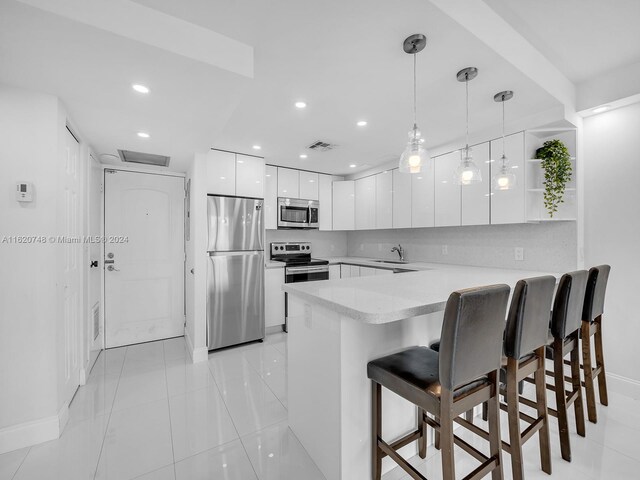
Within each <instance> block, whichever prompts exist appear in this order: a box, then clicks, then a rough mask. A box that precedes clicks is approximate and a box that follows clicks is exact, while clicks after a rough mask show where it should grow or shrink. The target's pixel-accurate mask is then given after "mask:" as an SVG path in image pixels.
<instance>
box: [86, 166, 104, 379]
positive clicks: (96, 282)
mask: <svg viewBox="0 0 640 480" xmlns="http://www.w3.org/2000/svg"><path fill="white" fill-rule="evenodd" d="M87 173H88V182H87V184H88V189H89V192H88V195H87V198H88V200H89V207H88V230H87V232H88V234H89V235H90V236H91V237H93V238H99V237H100V235H101V234H102V231H101V228H100V225H102V178H103V175H102V167H101V166H100V163H99V162H98V161H97V160H96V159H95V158H93V155H90V156H89V171H88V172H87ZM100 248H101V244H100V243H99V242H91V243H89V262H90V267H89V278H88V281H87V305H88V306H89V307H88V308H89V312H88V314H89V318H88V320H87V328H86V332H87V343H86V344H87V345H88V346H89V365H88V370H91V367H92V366H93V364H94V363H95V361H96V360H97V358H98V354H99V353H100V350H102V348H103V347H104V335H103V330H104V328H103V326H102V308H101V301H102V298H101V297H102V290H101V281H100V280H101V278H102V275H100V272H101V269H100V266H101V264H102V262H101V261H100V257H101V252H100Z"/></svg>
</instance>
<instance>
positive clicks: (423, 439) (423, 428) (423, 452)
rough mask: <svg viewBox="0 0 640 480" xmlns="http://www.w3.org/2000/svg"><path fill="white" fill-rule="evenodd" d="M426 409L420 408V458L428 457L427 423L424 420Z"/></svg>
mask: <svg viewBox="0 0 640 480" xmlns="http://www.w3.org/2000/svg"><path fill="white" fill-rule="evenodd" d="M424 416H425V411H424V410H423V409H421V408H418V430H420V432H422V434H421V436H420V438H419V439H418V455H420V458H426V457H427V424H426V422H425V421H424Z"/></svg>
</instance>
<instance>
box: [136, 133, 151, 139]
mask: <svg viewBox="0 0 640 480" xmlns="http://www.w3.org/2000/svg"><path fill="white" fill-rule="evenodd" d="M138 136H139V137H140V138H149V137H150V135H149V134H148V133H146V132H138Z"/></svg>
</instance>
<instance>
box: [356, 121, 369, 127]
mask: <svg viewBox="0 0 640 480" xmlns="http://www.w3.org/2000/svg"><path fill="white" fill-rule="evenodd" d="M356 125H358V126H359V127H364V126H366V125H367V122H366V121H365V120H360V121H359V122H358V123H356Z"/></svg>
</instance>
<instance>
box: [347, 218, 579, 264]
mask: <svg viewBox="0 0 640 480" xmlns="http://www.w3.org/2000/svg"><path fill="white" fill-rule="evenodd" d="M398 243H400V244H402V246H403V247H404V249H405V259H406V260H409V261H423V262H436V263H453V264H460V265H476V266H485V267H499V268H513V269H526V270H541V271H553V272H563V271H568V270H572V269H575V268H576V224H575V222H553V223H551V222H549V223H540V224H517V225H483V226H468V227H445V228H414V229H396V230H373V231H363V232H349V234H348V254H349V255H350V256H357V257H377V258H388V259H395V258H398V255H397V254H396V253H391V252H390V250H391V247H393V246H395V245H397V244H398ZM444 245H446V246H447V250H448V254H447V255H443V254H442V247H443V246H444ZM515 247H522V248H524V261H516V260H515V252H514V248H515Z"/></svg>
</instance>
